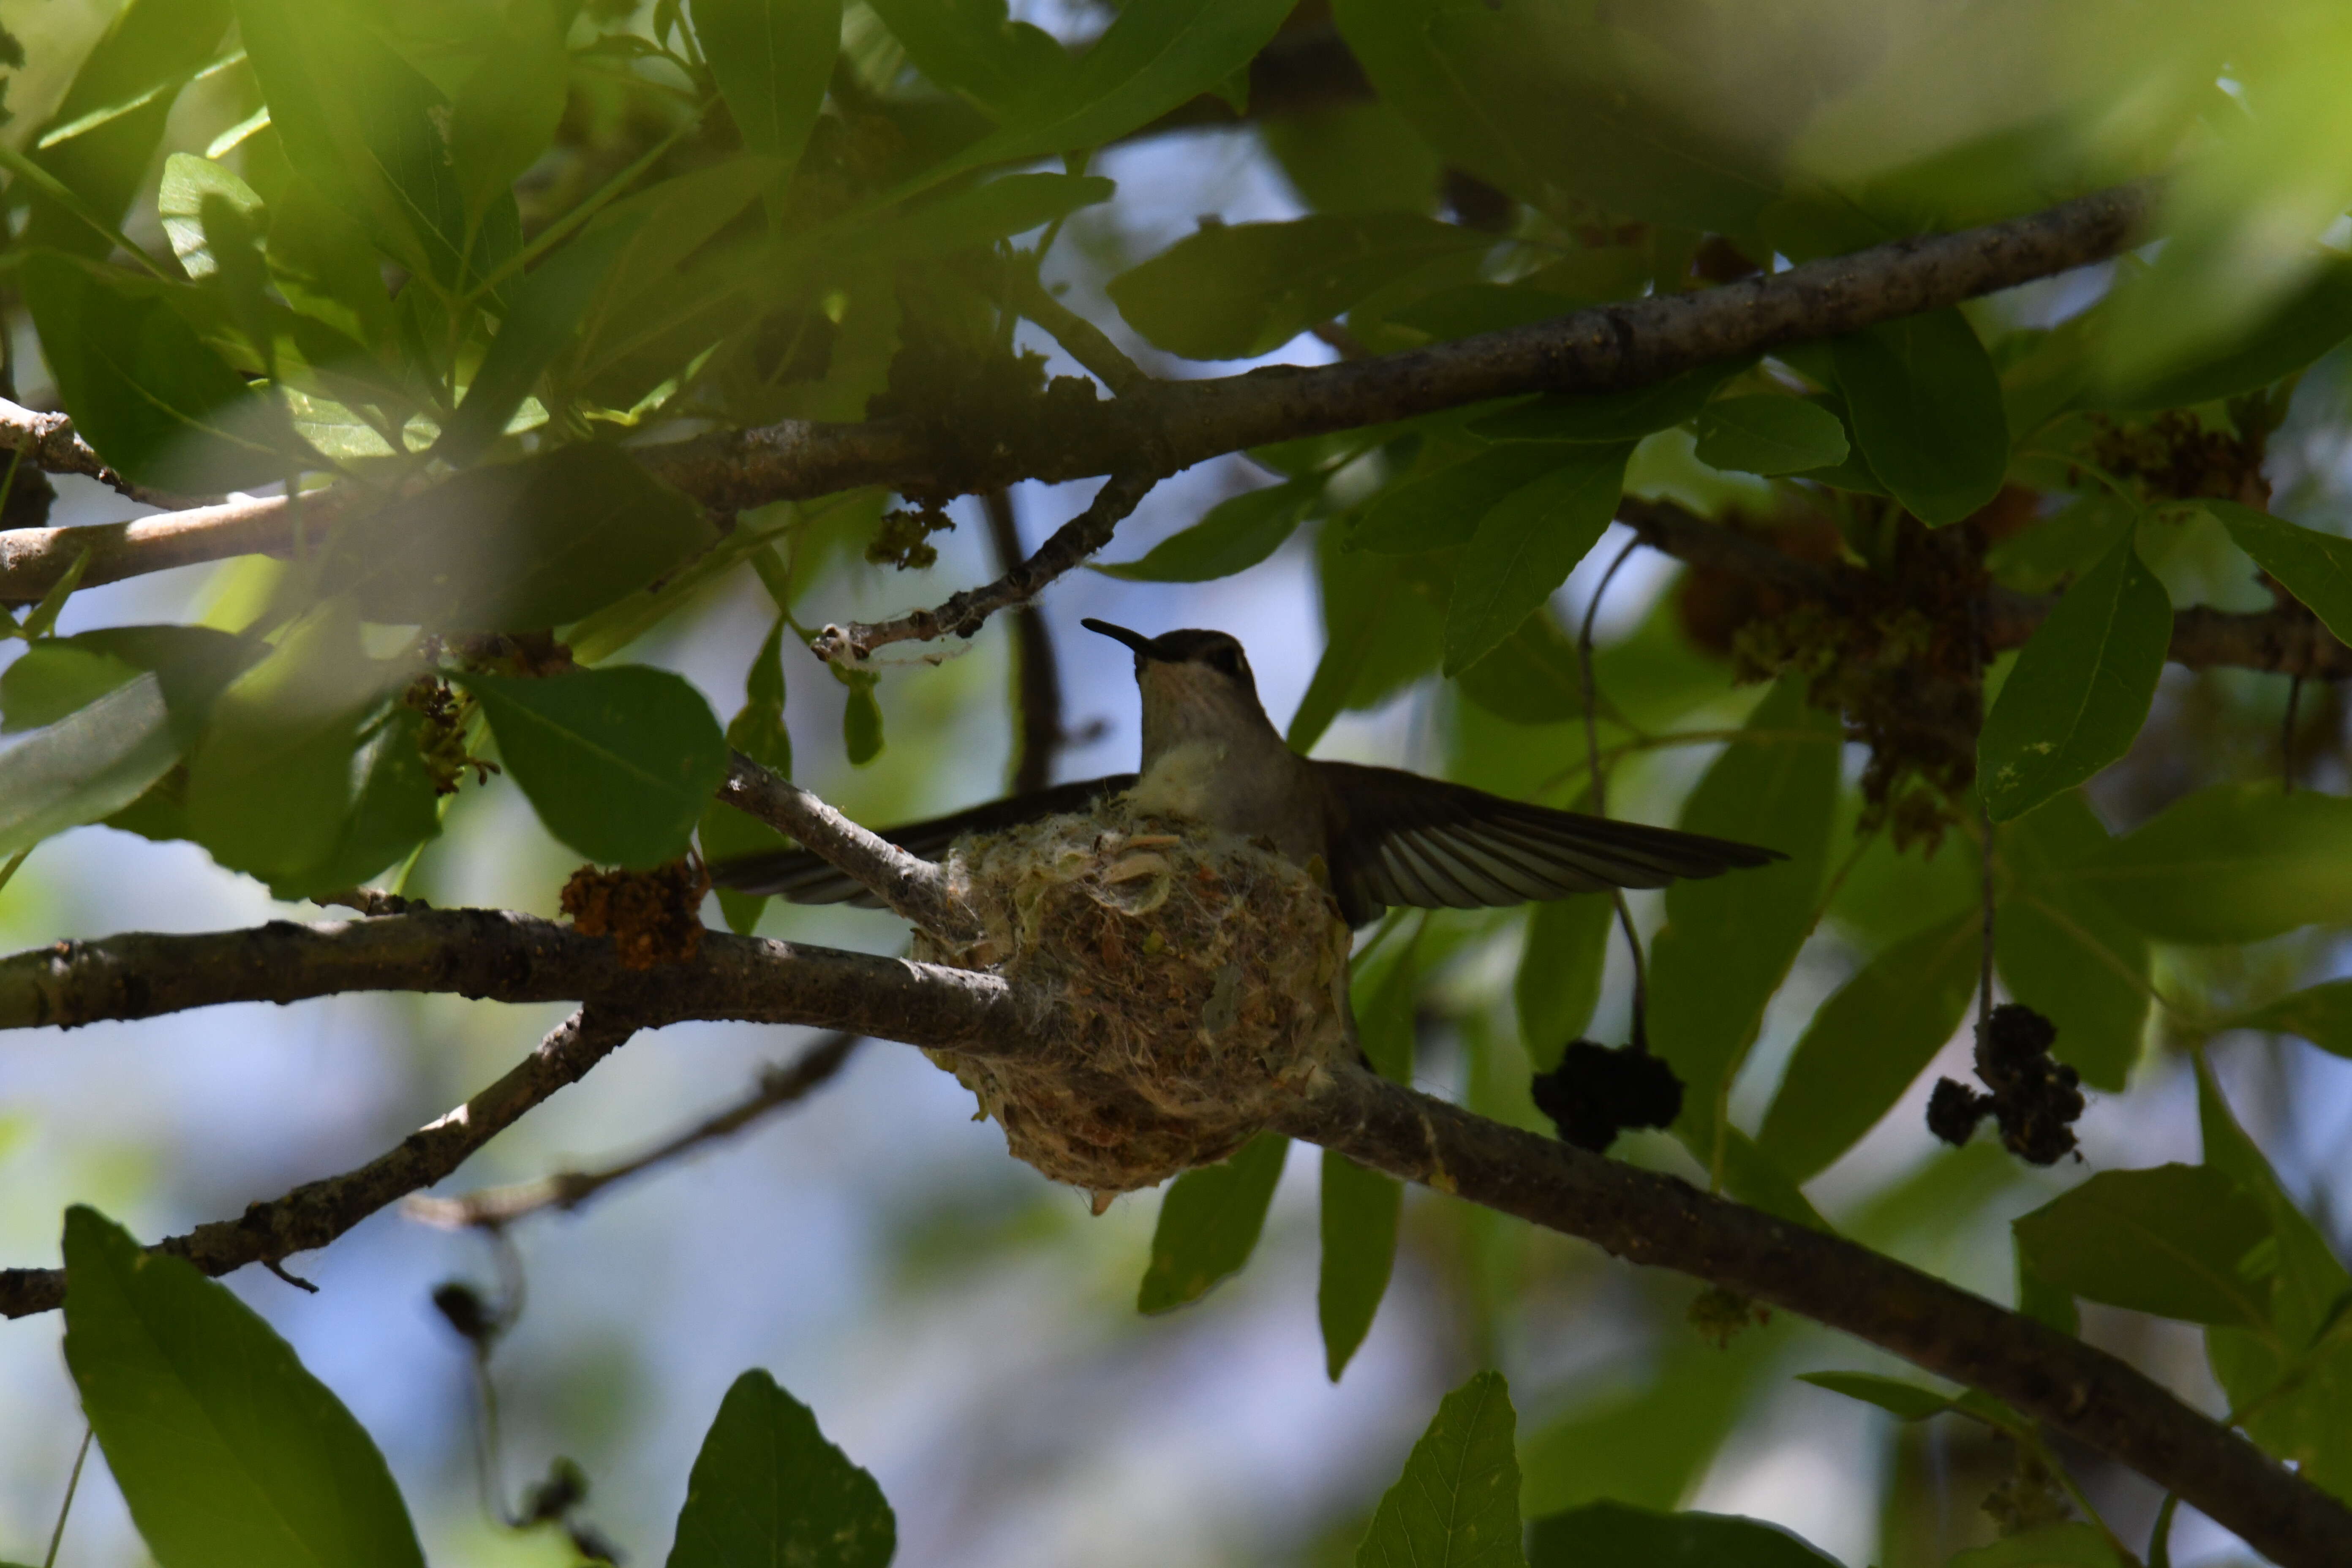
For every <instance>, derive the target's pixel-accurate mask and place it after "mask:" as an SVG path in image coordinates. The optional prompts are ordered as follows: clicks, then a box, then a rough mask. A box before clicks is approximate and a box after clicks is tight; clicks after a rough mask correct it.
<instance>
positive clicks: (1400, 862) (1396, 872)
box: [710, 620, 1784, 925]
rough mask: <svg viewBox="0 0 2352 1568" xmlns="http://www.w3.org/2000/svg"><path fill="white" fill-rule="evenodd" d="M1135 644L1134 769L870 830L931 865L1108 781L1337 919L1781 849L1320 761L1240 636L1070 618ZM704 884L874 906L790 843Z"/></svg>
mask: <svg viewBox="0 0 2352 1568" xmlns="http://www.w3.org/2000/svg"><path fill="white" fill-rule="evenodd" d="M1080 624H1081V625H1083V626H1086V628H1087V630H1089V631H1093V632H1098V633H1100V634H1101V635H1103V636H1104V637H1110V638H1113V639H1114V640H1116V641H1118V642H1121V643H1124V644H1126V645H1127V646H1128V647H1129V648H1132V649H1133V650H1134V652H1135V679H1136V684H1137V685H1138V686H1139V687H1140V688H1141V689H1142V693H1143V759H1142V771H1141V773H1112V774H1109V775H1108V776H1107V777H1103V778H1097V779H1085V780H1081V781H1078V782H1076V783H1073V784H1056V785H1055V786H1054V787H1053V788H1051V789H1043V790H1037V791H1035V792H1034V793H1032V794H1028V795H1015V796H1013V797H1012V798H1011V799H1007V800H999V801H992V802H991V803H989V804H988V805H980V806H973V807H971V808H970V809H968V810H964V811H959V812H954V813H951V814H950V815H949V816H939V817H933V818H932V819H930V820H929V821H928V822H918V823H912V824H910V825H908V826H904V827H898V828H893V829H891V830H889V831H887V832H885V833H883V834H882V837H884V838H887V839H888V840H889V841H890V842H891V843H893V844H896V845H898V846H899V847H901V848H904V849H906V850H908V851H909V852H910V853H912V854H916V855H920V856H922V857H924V858H927V859H938V858H940V857H941V856H942V855H944V854H945V853H946V852H947V849H948V847H949V846H950V844H952V843H954V842H955V840H956V839H957V838H958V837H961V835H963V834H966V833H991V832H998V831H1002V830H1003V829H1004V828H1007V827H1011V826H1015V825H1016V824H1019V823H1024V822H1029V821H1033V820H1034V819H1036V818H1039V817H1044V816H1055V815H1057V814H1060V813H1065V812H1081V813H1082V812H1087V811H1089V810H1091V809H1092V808H1093V806H1094V805H1095V803H1096V802H1097V801H1099V800H1102V799H1103V798H1104V797H1106V796H1108V795H1116V794H1118V793H1119V792H1121V791H1124V792H1126V793H1127V795H1128V798H1129V803H1130V804H1131V805H1133V807H1134V808H1135V809H1136V810H1137V811H1139V812H1141V813H1143V814H1145V815H1148V816H1165V817H1169V818H1172V819H1177V820H1181V821H1187V822H1196V823H1200V824H1202V826H1209V827H1214V828H1218V829H1221V830H1223V831H1224V832H1228V833H1233V834H1237V835H1239V836H1241V837H1244V838H1254V839H1264V840H1266V841H1267V842H1269V843H1271V844H1272V845H1273V846H1274V847H1275V849H1276V852H1277V853H1279V854H1281V855H1283V856H1284V857H1286V858H1288V859H1290V860H1291V861H1293V862H1294V863H1296V864H1297V865H1299V866H1301V867H1304V866H1306V865H1307V863H1308V861H1310V860H1311V859H1313V858H1315V857H1317V856H1320V857H1322V860H1323V865H1324V868H1325V870H1326V873H1327V874H1328V877H1329V878H1330V886H1331V892H1332V896H1333V897H1334V898H1335V899H1337V900H1338V901H1339V912H1340V914H1341V915H1342V916H1343V917H1345V918H1346V920H1347V921H1349V923H1350V924H1351V925H1361V924H1363V923H1364V922H1365V921H1370V920H1373V919H1375V918H1377V917H1378V916H1379V915H1380V913H1381V910H1384V909H1387V908H1390V907H1391V906H1397V905H1402V906H1407V907H1411V908H1416V909H1456V910H1463V909H1479V908H1503V907H1507V906H1509V905H1512V904H1523V903H1530V902H1536V901H1538V900H1548V899H1559V898H1565V897H1567V896H1568V895H1570V894H1571V893H1589V892H1596V891H1599V890H1600V889H1605V888H1657V887H1663V886H1664V885H1665V884H1666V883H1668V882H1671V881H1675V880H1676V879H1681V878H1691V877H1713V876H1716V875H1717V874H1719V873H1721V872H1723V871H1727V870H1730V869H1732V868H1736V867H1743V866H1761V865H1764V864H1765V863H1767V862H1769V861H1772V860H1779V859H1782V858H1784V857H1783V856H1782V855H1781V854H1780V852H1779V851H1777V850H1773V849H1762V848H1759V847H1756V846H1754V845H1749V844H1735V843H1732V842H1730V841H1729V840H1727V839H1722V838H1707V837H1701V836H1700V835H1698V834H1695V833H1681V832H1676V831H1675V830H1674V829H1672V828H1664V827H1645V826H1641V825H1640V824H1638V823H1631V822H1612V821H1611V820H1609V819H1608V818H1606V817H1599V816H1584V815H1582V814H1580V813H1578V812H1572V811H1556V810H1554V809H1552V808H1551V807H1549V806H1542V805H1527V804H1525V803H1523V802H1519V801H1515V800H1506V799H1504V798H1503V797H1501V796H1500V795H1488V794H1487V793H1486V792H1485V791H1484V790H1476V789H1472V788H1470V787H1469V786H1467V785H1465V784H1449V783H1447V782H1445V781H1444V780H1443V779H1431V778H1423V777H1422V776H1421V775H1420V774H1419V773H1406V772H1404V771H1403V770H1402V769H1399V768H1378V767H1366V766H1362V765H1360V764H1359V763H1327V762H1318V761H1315V760H1313V759H1310V758H1307V757H1302V756H1300V755H1299V754H1298V753H1297V752H1294V751H1292V750H1291V749H1290V747H1289V745H1288V743H1287V742H1285V741H1284V740H1283V738H1282V733H1281V731H1278V730H1276V728H1275V727H1274V722H1273V721H1271V720H1269V719H1268V718H1267V717H1266V716H1265V707H1264V706H1263V705H1262V704H1260V702H1259V701H1258V695H1257V681H1256V679H1255V677H1254V676H1253V675H1252V674H1251V673H1250V666H1249V658H1248V657H1247V656H1246V655H1244V653H1243V652H1242V645H1241V644H1240V643H1239V642H1236V641H1235V640H1234V638H1232V637H1228V636H1226V635H1225V634H1224V633H1223V632H1215V631H1174V632H1168V633H1165V634H1163V635H1162V636H1160V637H1145V636H1143V635H1142V634H1141V633H1140V632H1132V631H1129V630H1128V629H1127V628H1126V627H1125V626H1113V625H1111V624H1110V623H1109V622H1108V621H1097V620H1088V621H1084V622H1081V623H1080ZM710 874H711V876H712V878H713V879H716V880H717V881H719V882H720V883H722V884H724V885H725V886H728V887H730V888H736V889H740V890H742V891H744V892H747V893H767V894H773V895H775V896H777V897H780V898H782V899H785V900H789V901H791V902H793V903H800V904H835V903H850V904H861V905H866V906H869V907H870V906H873V905H874V904H875V903H876V900H875V899H874V898H873V896H872V895H871V894H870V893H868V892H867V891H866V889H865V888H864V887H862V886H861V885H859V884H858V883H857V882H856V881H855V880H853V879H851V878H850V877H849V876H848V875H846V874H845V873H844V872H841V871H838V870H836V869H835V868H833V867H832V866H831V865H829V864H828V863H826V862H825V861H824V860H821V859H819V858H817V857H816V856H814V855H813V854H811V853H809V852H808V851H807V850H804V849H790V850H781V851H777V852H774V853H772V854H764V855H750V856H745V857H742V858H739V859H734V860H727V861H722V862H720V863H719V864H717V865H715V866H713V867H712V868H710Z"/></svg>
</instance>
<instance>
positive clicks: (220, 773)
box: [187, 600, 432, 891]
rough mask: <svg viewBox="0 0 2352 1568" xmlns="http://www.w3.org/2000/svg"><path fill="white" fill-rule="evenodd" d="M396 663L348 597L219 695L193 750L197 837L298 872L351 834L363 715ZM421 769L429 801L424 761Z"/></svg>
mask: <svg viewBox="0 0 2352 1568" xmlns="http://www.w3.org/2000/svg"><path fill="white" fill-rule="evenodd" d="M396 674H397V671H396V670H385V669H381V668H378V667H377V666H375V665H374V664H373V661H371V660H370V659H369V658H367V657H366V655H365V654H364V653H363V652H362V649H361V647H360V625H359V618H358V616H356V615H355V614H354V613H353V611H352V606H351V605H350V604H349V602H348V601H344V600H332V601H330V602H329V603H327V604H326V605H321V606H320V608H319V609H317V610H315V611H313V612H312V613H311V614H310V615H309V616H305V617H304V618H303V619H302V620H301V621H299V622H298V623H297V624H296V625H295V626H293V627H292V628H291V629H289V631H288V632H287V634H286V636H285V637H284V638H283V639H281V640H280V642H279V643H278V647H277V648H276V649H275V650H274V651H273V652H272V653H271V654H270V655H269V656H268V658H264V659H263V660H262V661H261V662H260V663H258V664H257V665H255V666H254V667H253V668H251V669H249V670H247V671H246V672H245V673H244V674H242V675H240V676H239V677H237V679H236V680H235V681H233V682H232V683H231V684H230V685H229V687H228V689H226V691H224V692H222V693H221V695H220V699H219V700H217V701H216V702H215V703H214V705H213V710H212V721H211V723H210V724H209V725H207V726H206V728H205V733H204V737H203V739H201V740H200V741H198V742H197V743H196V746H195V749H194V752H191V753H190V755H189V757H188V789H187V827H188V833H189V837H193V838H194V839H195V841H196V842H197V843H199V844H202V845H203V846H204V847H205V849H207V850H208V851H210V852H211V854H212V857H213V858H214V859H215V860H217V861H219V862H220V863H221V864H222V865H224V866H226V867H228V868H230V869H232V870H237V871H249V872H251V873H253V874H254V875H256V876H257V877H260V878H262V879H265V880H267V881H269V882H271V883H272V884H273V885H286V886H289V887H291V886H293V885H294V884H296V883H298V882H299V881H300V879H301V873H302V872H303V871H304V870H305V869H306V868H310V867H312V866H316V865H319V864H320V863H322V862H324V861H326V860H327V859H328V858H329V857H330V856H331V854H332V853H333V852H334V850H335V848H336V847H337V845H338V844H339V843H341V841H342V839H343V837H344V834H345V827H346V824H347V822H348V820H349V818H350V816H351V814H352V807H353V805H354V804H355V802H356V801H357V799H358V798H359V795H360V792H361V786H362V780H363V779H364V778H365V777H366V776H367V775H366V773H365V772H363V771H362V770H361V769H359V768H356V767H355V766H354V762H355V759H356V757H357V754H358V752H359V751H360V747H361V743H362V731H363V728H364V724H365V721H366V720H367V718H368V716H369V715H370V713H371V712H372V711H373V710H374V709H375V707H376V705H377V703H378V701H379V700H380V699H381V697H382V695H383V687H384V685H385V683H386V678H387V676H388V675H396ZM411 739H412V740H413V739H414V733H413V732H412V734H411ZM415 779H416V780H417V781H418V782H419V783H420V784H421V787H422V788H423V790H424V793H425V803H426V805H427V806H428V807H429V805H430V804H431V799H432V785H431V784H429V783H425V782H423V781H424V772H423V766H422V763H421V761H420V763H419V765H418V767H417V769H416V770H415ZM411 842H414V840H411ZM370 869H371V870H374V869H380V866H379V867H372V868H370ZM303 890H308V891H323V890H325V889H303Z"/></svg>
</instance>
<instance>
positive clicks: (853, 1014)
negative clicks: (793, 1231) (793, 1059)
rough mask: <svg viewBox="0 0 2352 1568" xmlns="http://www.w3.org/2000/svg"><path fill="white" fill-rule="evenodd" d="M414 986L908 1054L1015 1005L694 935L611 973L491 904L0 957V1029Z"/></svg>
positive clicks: (981, 1026)
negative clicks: (694, 944)
mask: <svg viewBox="0 0 2352 1568" xmlns="http://www.w3.org/2000/svg"><path fill="white" fill-rule="evenodd" d="M347 991H423V992H436V993H441V994H457V995H460V996H469V997H474V998H478V999H482V1000H488V1001H495V1002H593V1003H598V1004H604V1005H610V1006H611V1007H613V1008H614V1009H615V1010H616V1012H618V1013H620V1014H624V1015H625V1016H629V1017H631V1018H634V1019H635V1020H637V1021H638V1022H639V1024H640V1025H641V1026H644V1027H647V1028H652V1027H655V1026H658V1025H661V1024H668V1023H676V1022H677V1021H678V1020H680V1019H685V1018H718V1019H732V1020H738V1021H742V1022H748V1023H758V1024H804V1025H808V1026H812V1027H815V1028H821V1029H853V1030H856V1032H858V1033H859V1034H866V1035H873V1036H876V1037H879V1038H883V1039H894V1040H904V1041H906V1042H907V1043H908V1044H909V1045H918V1046H940V1047H953V1048H955V1049H958V1050H964V1051H971V1052H977V1053H981V1054H991V1053H996V1052H1017V1051H1019V1050H1021V1049H1022V1048H1024V1042H1026V1041H1027V1040H1028V1039H1029V1038H1030V1025H1031V1022H1032V1018H1031V1015H1030V1012H1029V1009H1028V1004H1027V1003H1026V1001H1025V1000H1024V998H1022V997H1021V996H1020V995H1019V994H1016V993H1015V992H1013V989H1012V988H1011V987H1010V986H1008V985H1007V984H1005V983H1004V982H1003V981H1002V980H1000V979H998V978H996V977H995V976H994V975H990V974H975V973H970V972H968V971H965V970H961V969H943V968H939V967H937V966H935V965H932V964H928V963H914V962H912V961H911V960H908V959H903V958H882V957H877V956H875V955H872V954H868V953H860V952H835V950H833V949H831V948H823V947H804V946H801V945H799V944H797V943H793V942H770V941H766V940H763V939H761V938H757V937H739V936H732V935H730V934H728V933H726V932H724V931H709V932H706V933H705V934H704V936H703V938H702V942H701V944H700V947H699V949H698V951H697V952H696V954H695V956H694V957H693V958H692V959H690V960H688V962H686V963H671V964H664V965H662V966H661V967H660V968H657V969H652V970H632V969H624V968H622V967H621V966H620V964H619V963H617V962H616V961H615V960H614V956H613V944H612V942H611V941H610V940H609V939H608V938H604V937H588V936H582V935H581V934H579V933H578V932H577V931H572V930H570V929H569V928H567V927H564V926H561V925H558V924H556V923H555V922H553V921H542V920H538V919H535V918H534V917H532V916H530V915H521V914H514V913H511V912H509V911H506V910H417V911H414V912H411V913H407V914H399V915H388V916H384V917H383V918H380V919H376V920H356V921H329V922H326V923H322V924H320V925H296V924H295V923H293V922H292V921H272V922H271V923H270V924H268V925H266V926H257V927H254V928H253V929H251V930H248V931H205V932H199V933H195V934H192V935H186V936H179V935H159V934H154V933H150V932H141V931H133V932H128V933H125V934H123V935H120V936H110V937H105V938H101V939H100V940H99V941H96V942H58V943H57V944H55V945H54V946H51V947H41V948H34V949H32V950H31V951H29V952H20V953H17V954H16V955H14V956H13V957H9V958H5V959H0V1029H34V1028H45V1027H64V1028H72V1027H74V1026H78V1025H81V1024H91V1023H96V1022H98V1021H99V1020H100V1019H112V1018H152V1017H157V1016H162V1015H163V1014H166V1013H183V1012H186V1011H187V1010H189V1009H190V1008H193V1007H213V1006H219V1005H223V1004H226V1003H230V1002H279V1003H285V1002H299V1001H302V1000H304V999H306V998H309V997H313V996H331V995H335V994H341V993H342V992H347Z"/></svg>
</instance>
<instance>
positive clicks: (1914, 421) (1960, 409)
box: [1832, 310, 2009, 528]
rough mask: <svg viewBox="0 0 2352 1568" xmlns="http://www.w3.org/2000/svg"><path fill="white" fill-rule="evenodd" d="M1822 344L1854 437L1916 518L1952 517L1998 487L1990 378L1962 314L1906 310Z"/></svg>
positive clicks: (1998, 431) (2004, 442)
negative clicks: (1831, 359)
mask: <svg viewBox="0 0 2352 1568" xmlns="http://www.w3.org/2000/svg"><path fill="white" fill-rule="evenodd" d="M1832 347H1833V352H1834V353H1835V357H1836V364H1837V381H1838V390H1839V391H1840V392H1841V393H1843V395H1844V397H1845V404H1846V412H1847V416H1848V417H1849V418H1851V419H1852V420H1853V438H1854V441H1855V443H1856V444H1857V445H1858V446H1859V447H1861V448H1862V455H1863V457H1864V458H1867V459H1868V460H1869V463H1870V471H1871V472H1872V473H1873V474H1874V475H1876V476H1877V477H1878V479H1879V480H1880V481H1881V482H1883V483H1884V484H1885V486H1886V488H1887V489H1889V490H1891V491H1892V492H1894V495H1895V499H1896V500H1900V501H1901V502H1902V503H1903V504H1904V505H1905V506H1906V507H1907V508H1909V509H1910V510H1911V512H1912V513H1913V515H1915V516H1916V517H1917V518H1918V519H1919V521H1922V522H1925V523H1927V525H1928V526H1929V527H1931V528H1932V527H1939V526H1941V525H1942V524H1944V523H1948V522H1958V521H1960V519H1962V518H1964V517H1966V516H1968V515H1969V513H1970V512H1973V511H1975V510H1977V509H1978V508H1979V507H1981V506H1983V505H1984V504H1985V503H1986V502H1987V501H1990V500H1992V498H1993V497H1994V496H1995V495H1996V494H1998V493H1999V492H2000V481H2001V476H2002V474H2003V473H2004V472H2005V471H2006V470H2007V468H2008V467H2009V422H2008V416H2007V414H2006V413H2004V412H2003V410H2002V407H2001V401H2000V375H1999V374H1997V373H1996V372H1995V371H1994V370H1993V366H1992V361H1991V360H1990V358H1989V357H1987V355H1986V353H1985V352H1984V346H1983V345H1982V344H1981V343H1979V342H1977V334H1976V330H1975V329H1974V328H1972V327H1970V326H1969V321H1968V318H1967V317H1966V316H1963V315H1961V314H1960V313H1959V311H1958V310H1931V311H1929V312H1927V314H1925V315H1920V316H1906V317H1903V318H1902V319H1900V320H1897V321H1885V322H1882V323H1880V324H1879V325H1877V326H1875V327H1871V328H1869V329H1867V330H1866V331H1859V332H1854V333H1852V334H1850V335H1848V336H1846V337H1843V338H1839V339H1838V340H1836V342H1835V343H1834V344H1833V345H1832Z"/></svg>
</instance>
